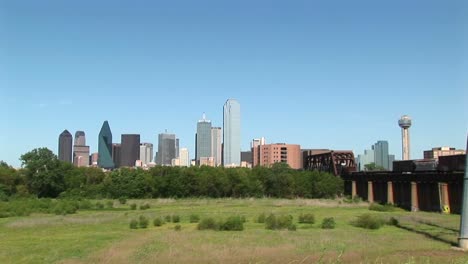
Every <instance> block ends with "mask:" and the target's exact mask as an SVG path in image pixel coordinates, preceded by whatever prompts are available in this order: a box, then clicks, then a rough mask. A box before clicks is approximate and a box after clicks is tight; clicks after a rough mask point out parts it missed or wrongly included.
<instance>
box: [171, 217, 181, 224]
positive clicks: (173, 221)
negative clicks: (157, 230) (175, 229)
mask: <svg viewBox="0 0 468 264" xmlns="http://www.w3.org/2000/svg"><path fill="white" fill-rule="evenodd" d="M179 222H180V216H178V215H173V216H172V223H179Z"/></svg>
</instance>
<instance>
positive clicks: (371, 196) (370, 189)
mask: <svg viewBox="0 0 468 264" xmlns="http://www.w3.org/2000/svg"><path fill="white" fill-rule="evenodd" d="M367 201H369V203H373V202H374V188H373V186H372V181H368V182H367Z"/></svg>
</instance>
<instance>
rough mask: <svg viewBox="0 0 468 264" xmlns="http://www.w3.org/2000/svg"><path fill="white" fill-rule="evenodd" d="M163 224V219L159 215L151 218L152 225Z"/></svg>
mask: <svg viewBox="0 0 468 264" xmlns="http://www.w3.org/2000/svg"><path fill="white" fill-rule="evenodd" d="M163 224H164V221H163V220H162V219H161V218H160V217H158V218H156V219H154V220H153V225H154V226H162V225H163Z"/></svg>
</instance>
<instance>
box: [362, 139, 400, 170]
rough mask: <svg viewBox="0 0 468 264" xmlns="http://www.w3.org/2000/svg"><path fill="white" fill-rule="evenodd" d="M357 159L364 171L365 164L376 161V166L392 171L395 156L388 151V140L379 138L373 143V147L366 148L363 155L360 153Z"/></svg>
mask: <svg viewBox="0 0 468 264" xmlns="http://www.w3.org/2000/svg"><path fill="white" fill-rule="evenodd" d="M357 160H358V161H357V162H358V170H360V171H364V170H365V166H366V165H367V164H370V163H375V166H377V167H382V168H384V169H385V170H388V171H391V170H392V169H393V161H394V160H395V156H394V155H390V154H389V153H388V141H385V140H379V141H377V142H376V143H375V144H374V145H372V149H370V150H364V154H363V155H358V158H357Z"/></svg>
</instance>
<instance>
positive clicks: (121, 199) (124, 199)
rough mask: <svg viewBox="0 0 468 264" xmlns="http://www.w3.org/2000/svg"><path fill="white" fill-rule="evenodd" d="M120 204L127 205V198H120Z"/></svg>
mask: <svg viewBox="0 0 468 264" xmlns="http://www.w3.org/2000/svg"><path fill="white" fill-rule="evenodd" d="M119 203H120V204H126V203H127V198H125V197H120V198H119Z"/></svg>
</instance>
